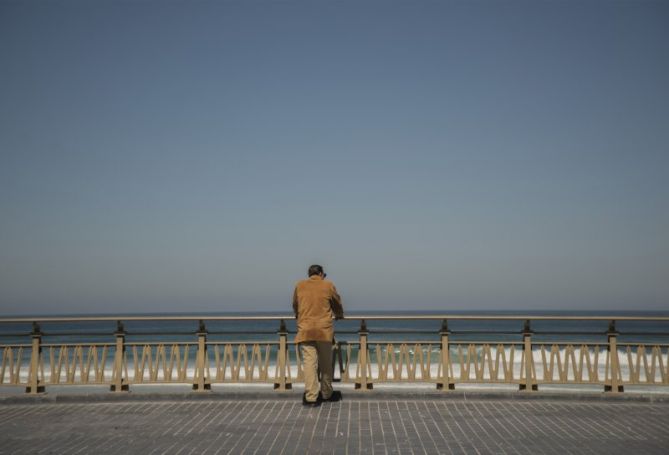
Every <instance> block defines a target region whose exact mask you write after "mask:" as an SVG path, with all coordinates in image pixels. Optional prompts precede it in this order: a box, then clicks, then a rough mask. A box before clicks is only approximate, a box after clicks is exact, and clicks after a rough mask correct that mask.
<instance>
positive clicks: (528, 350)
mask: <svg viewBox="0 0 669 455" xmlns="http://www.w3.org/2000/svg"><path fill="white" fill-rule="evenodd" d="M523 355H524V357H525V382H524V383H521V384H520V386H519V390H525V391H526V392H531V391H533V390H538V388H539V387H538V385H537V383H536V382H535V381H534V380H533V379H532V370H533V368H532V367H533V366H534V358H533V356H532V329H531V328H530V320H529V319H526V320H525V324H524V325H523Z"/></svg>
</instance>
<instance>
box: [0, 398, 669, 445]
mask: <svg viewBox="0 0 669 455" xmlns="http://www.w3.org/2000/svg"><path fill="white" fill-rule="evenodd" d="M109 395H110V394H108V395H107V396H102V398H98V399H91V397H87V396H70V397H54V396H53V395H52V396H51V397H48V398H46V397H44V398H40V399H38V400H36V401H35V400H31V399H29V398H28V397H20V398H16V399H4V400H0V453H3V454H4V453H6V454H10V453H11V454H17V453H26V454H27V453H30V454H35V453H62V454H76V453H80V454H90V453H94V454H113V453H118V454H126V453H136V454H163V453H166V454H201V453H207V454H238V453H248V454H265V453H277V454H282V453H285V454H294V453H296V454H307V453H308V454H312V453H333V454H346V453H350V454H355V453H368V454H390V453H397V454H426V453H428V454H433V453H434V454H437V453H443V454H455V453H463V454H464V453H466V454H469V453H482V454H483V453H486V454H487V453H499V454H530V453H532V454H535V453H536V454H565V453H588V454H591V453H601V454H612V453H620V454H632V453H633V454H642V453H657V454H666V453H668V452H669V403H667V402H666V401H663V400H659V401H650V402H641V401H635V400H630V399H622V400H602V399H586V400H573V399H567V398H554V397H541V399H517V398H511V397H505V396H503V395H500V396H498V397H492V396H489V395H488V396H486V395H478V396H477V395H470V396H464V395H460V396H458V395H455V396H452V395H451V396H449V397H444V396H443V395H441V396H440V395H438V394H427V395H415V396H412V395H411V394H410V393H403V394H401V395H400V394H396V395H392V394H385V395H384V394H380V395H373V394H372V395H368V394H355V393H349V394H345V396H344V401H342V402H339V403H324V404H323V405H322V406H321V407H320V408H315V409H308V408H303V407H302V406H301V404H300V402H299V397H300V395H299V394H297V393H295V392H292V393H288V394H279V395H270V394H265V395H260V396H258V395H255V396H253V397H251V396H246V397H244V396H243V394H242V395H239V396H234V397H230V396H227V397H224V398H222V397H220V396H218V395H215V394H214V395H206V394H203V395H198V396H197V398H194V396H193V395H192V394H191V395H190V396H188V395H145V396H139V397H138V396H132V397H130V396H128V398H126V399H123V398H121V399H116V398H114V399H111V398H108V397H109ZM440 397H443V398H440Z"/></svg>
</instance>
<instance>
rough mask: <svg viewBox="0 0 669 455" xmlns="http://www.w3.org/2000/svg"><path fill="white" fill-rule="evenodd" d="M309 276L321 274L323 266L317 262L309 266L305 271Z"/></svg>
mask: <svg viewBox="0 0 669 455" xmlns="http://www.w3.org/2000/svg"><path fill="white" fill-rule="evenodd" d="M307 274H308V275H309V276H313V275H323V274H324V273H323V267H321V266H320V265H318V264H314V265H312V266H309V271H308V272H307Z"/></svg>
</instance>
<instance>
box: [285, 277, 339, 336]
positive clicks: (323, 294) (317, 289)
mask: <svg viewBox="0 0 669 455" xmlns="http://www.w3.org/2000/svg"><path fill="white" fill-rule="evenodd" d="M293 310H294V311H295V316H296V317H297V336H296V337H295V342H296V343H300V342H303V341H332V339H333V337H334V329H333V324H332V318H333V317H337V318H341V317H343V312H344V311H343V308H342V305H341V298H340V297H339V294H337V289H336V288H335V285H334V283H332V281H329V280H325V279H323V277H321V276H319V275H313V276H310V277H309V279H306V280H302V281H299V282H298V283H297V284H296V285H295V292H294V293H293Z"/></svg>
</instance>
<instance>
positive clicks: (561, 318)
mask: <svg viewBox="0 0 669 455" xmlns="http://www.w3.org/2000/svg"><path fill="white" fill-rule="evenodd" d="M280 319H284V320H291V319H295V315H293V314H278V315H271V316H215V315H200V316H131V315H127V316H124V315H119V316H75V317H64V316H34V317H25V316H24V317H7V318H0V323H28V322H96V321H99V322H102V321H200V320H202V321H273V320H280ZM363 319H364V320H367V321H373V320H413V321H418V320H439V319H448V320H467V321H490V320H504V321H519V320H530V321H611V320H616V321H669V316H625V315H616V314H612V315H610V316H574V315H571V316H566V315H565V316H563V315H513V316H511V315H495V314H489V315H465V314H434V315H396V314H395V315H354V316H346V317H344V318H342V319H341V320H349V321H359V320H363Z"/></svg>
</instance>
